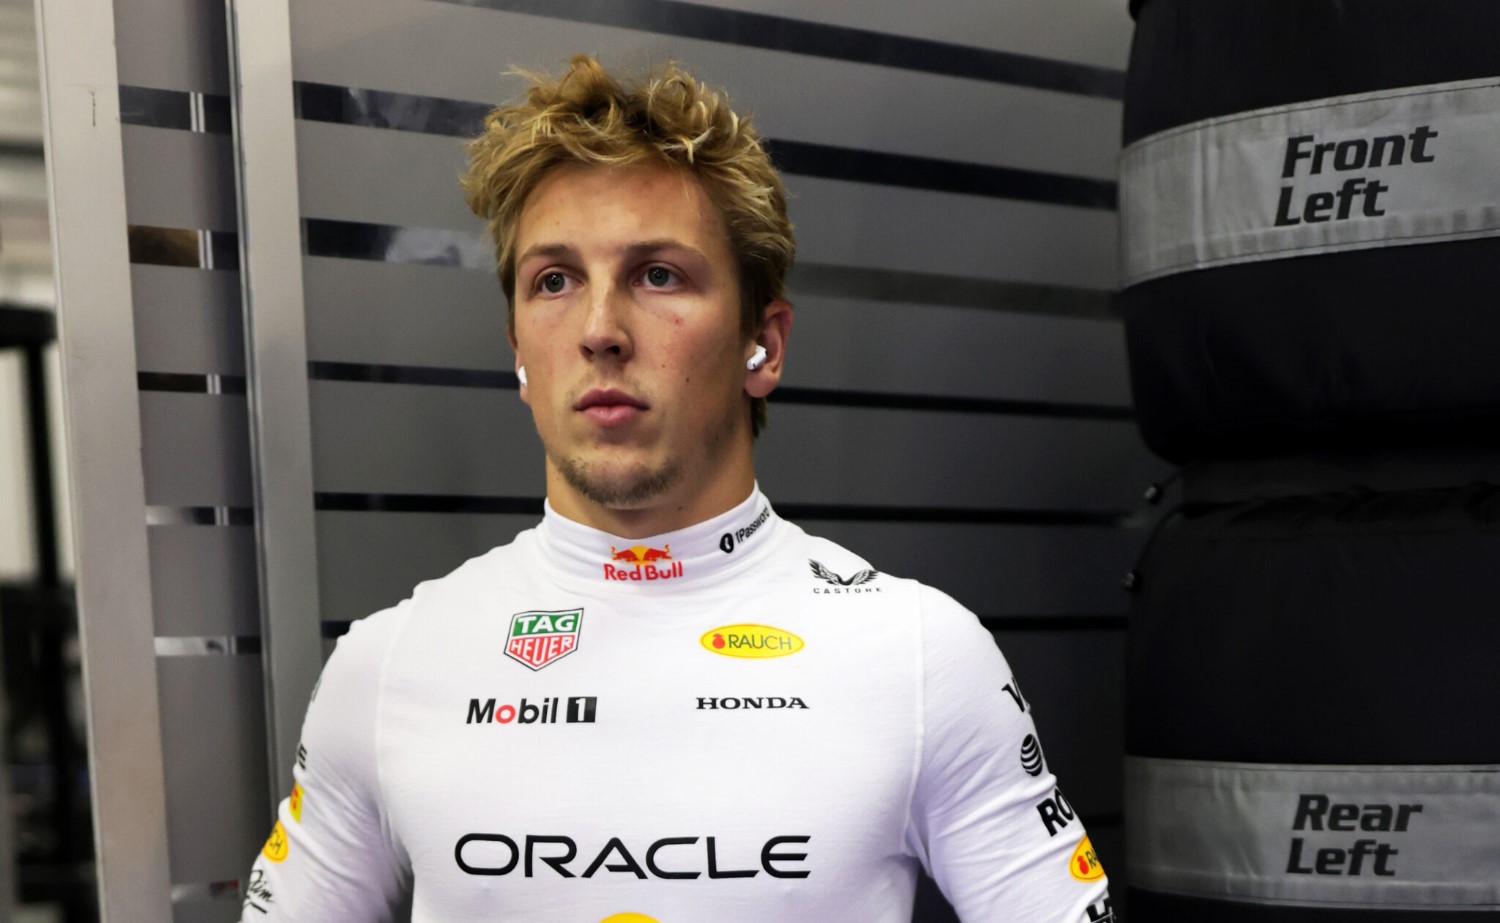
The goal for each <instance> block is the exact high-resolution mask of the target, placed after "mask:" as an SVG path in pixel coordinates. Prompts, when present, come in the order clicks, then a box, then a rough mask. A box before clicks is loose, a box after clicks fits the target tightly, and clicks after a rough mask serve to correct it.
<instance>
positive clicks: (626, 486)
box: [552, 455, 682, 509]
mask: <svg viewBox="0 0 1500 923" xmlns="http://www.w3.org/2000/svg"><path fill="white" fill-rule="evenodd" d="M552 465H553V467H555V468H556V469H557V472H558V473H559V474H561V475H562V478H563V480H564V481H566V482H567V483H568V486H569V487H571V488H573V489H574V490H576V491H577V492H578V493H579V494H581V495H582V496H583V497H584V498H585V499H586V500H589V501H590V502H592V503H596V504H598V505H599V506H603V507H608V508H610V509H633V508H636V507H640V506H645V505H647V504H649V503H650V502H651V501H653V500H655V499H657V498H659V497H661V496H662V495H664V494H665V493H666V492H667V491H669V490H671V489H672V488H673V487H674V486H675V485H676V484H677V481H678V479H679V477H680V476H681V473H682V469H681V468H679V467H678V466H677V465H676V464H675V463H674V462H670V461H668V462H665V463H663V464H662V465H661V466H660V467H657V468H652V467H651V466H649V465H646V464H644V463H641V464H635V465H631V466H629V467H627V468H625V469H624V470H615V469H614V466H611V465H600V464H596V463H591V462H587V461H582V460H580V459H578V458H576V457H570V456H560V455H553V456H552Z"/></svg>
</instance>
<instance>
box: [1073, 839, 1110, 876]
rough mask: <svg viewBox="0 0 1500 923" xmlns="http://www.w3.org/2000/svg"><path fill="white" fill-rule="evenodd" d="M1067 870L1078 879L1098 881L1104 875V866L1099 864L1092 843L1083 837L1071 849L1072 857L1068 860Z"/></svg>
mask: <svg viewBox="0 0 1500 923" xmlns="http://www.w3.org/2000/svg"><path fill="white" fill-rule="evenodd" d="M1068 871H1069V872H1072V873H1073V877H1074V878H1076V879H1078V880H1079V881H1098V880H1099V879H1100V878H1103V877H1104V866H1102V865H1100V864H1099V856H1098V854H1096V853H1095V852H1094V844H1093V843H1091V842H1089V838H1088V837H1084V838H1083V839H1082V840H1081V841H1080V842H1079V844H1078V848H1077V849H1075V850H1073V857H1072V858H1071V859H1069V860H1068Z"/></svg>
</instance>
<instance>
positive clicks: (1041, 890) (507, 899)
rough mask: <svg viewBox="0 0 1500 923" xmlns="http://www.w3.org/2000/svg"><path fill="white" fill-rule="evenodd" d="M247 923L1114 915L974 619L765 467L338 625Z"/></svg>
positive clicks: (1050, 921) (574, 532)
mask: <svg viewBox="0 0 1500 923" xmlns="http://www.w3.org/2000/svg"><path fill="white" fill-rule="evenodd" d="M295 775H296V779H297V785H296V787H295V788H294V790H293V791H292V794H291V796H290V797H289V798H288V799H287V800H285V801H283V802H282V803H281V808H280V811H279V820H278V822H277V824H276V827H275V830H274V831H273V832H272V834H271V838H270V839H269V840H268V841H267V843H266V846H265V848H264V849H263V850H262V852H261V855H260V856H259V857H258V858H257V859H256V862H255V866H254V869H253V870H252V872H251V876H250V879H249V881H248V883H247V886H246V889H245V894H246V897H245V902H244V911H243V919H244V920H245V921H249V923H266V921H299V923H312V921H316V923H325V921H338V923H363V921H374V920H391V919H404V918H405V913H406V909H405V905H406V904H407V903H409V904H410V913H411V919H412V920H413V921H416V923H429V921H431V923H437V921H442V923H469V921H474V923H478V921H485V923H492V921H505V920H512V921H526V923H532V921H559V923H600V921H606V920H607V921H609V923H704V921H713V923H775V921H786V923H808V921H829V923H831V921H850V923H886V921H890V923H895V921H901V923H906V921H908V920H909V919H910V915H911V906H912V897H913V892H914V890H915V885H916V880H917V874H918V867H919V866H920V867H921V868H925V869H926V870H927V871H928V872H929V873H930V874H931V875H932V876H933V878H934V879H936V881H937V883H938V885H939V886H940V887H941V888H942V890H943V892H944V893H945V894H946V895H947V897H948V899H949V900H950V901H951V902H952V904H953V905H954V907H955V909H956V910H957V911H958V913H959V915H960V917H962V919H963V920H965V921H980V923H990V921H999V920H1005V921H1008V923H1098V921H1110V920H1113V916H1112V913H1111V911H1110V908H1109V902H1108V896H1107V893H1106V887H1107V881H1106V879H1105V877H1104V871H1103V869H1102V868H1101V867H1100V865H1099V862H1098V859H1097V858H1096V857H1095V855H1094V852H1093V848H1092V846H1091V844H1090V843H1089V840H1088V837H1087V836H1086V835H1085V833H1084V829H1083V824H1082V822H1081V821H1080V820H1079V819H1078V817H1077V816H1076V814H1075V812H1074V811H1073V809H1072V807H1071V806H1070V805H1069V804H1068V802H1067V800H1066V799H1065V798H1064V797H1063V796H1062V793H1061V792H1060V791H1059V790H1058V787H1057V782H1056V780H1055V779H1054V777H1053V775H1052V773H1051V770H1050V767H1049V766H1048V765H1047V764H1046V760H1045V758H1044V756H1043V752H1042V749H1041V747H1040V745H1039V744H1038V742H1037V739H1036V728H1035V725H1034V724H1033V723H1032V719H1031V715H1030V709H1029V706H1028V705H1027V703H1026V700H1025V698H1024V697H1023V696H1022V695H1021V691H1020V687H1019V685H1018V684H1017V683H1016V681H1015V679H1014V677H1013V676H1012V674H1011V672H1010V669H1009V668H1008V667H1007V665H1006V662H1005V659H1004V657H1002V656H1001V654H1000V651H999V650H998V649H996V647H995V644H994V642H993V640H992V638H991V635H990V634H989V633H988V632H987V631H986V630H985V629H984V628H983V627H981V626H980V624H979V622H978V620H977V619H976V618H975V617H974V616H973V615H972V614H971V613H969V612H968V611H967V610H965V609H964V608H963V607H961V606H959V605H958V604H957V603H956V602H954V601H953V600H952V599H951V598H949V597H948V596H945V595H944V594H942V593H940V592H937V591H936V590H933V589H931V588H928V587H925V586H922V585H921V584H919V583H917V582H915V581H912V580H903V579H898V578H894V577H891V576H890V575H888V574H883V573H878V572H876V571H875V570H873V569H872V568H871V567H870V566H869V565H868V564H867V563H865V562H864V561H863V560H861V559H859V558H858V557H857V556H855V555H853V554H851V553H850V552H849V551H847V550H845V549H843V548H841V547H839V546H838V545H835V544H833V543H832V542H828V541H826V540H823V539H819V538H814V537H812V536H809V535H807V534H806V533H805V532H803V531H802V530H801V529H800V528H798V527H797V526H795V525H793V524H791V523H789V522H786V521H785V520H782V519H780V518H779V517H777V516H776V514H775V513H774V512H773V511H772V510H771V507H770V505H769V504H768V503H767V502H766V500H765V498H764V497H762V496H761V494H760V493H759V491H758V490H757V491H754V492H752V494H751V495H750V497H749V498H748V499H747V500H746V501H745V502H744V503H742V504H740V505H739V506H738V507H736V508H734V509H733V510H730V511H729V512H727V513H725V514H724V515H722V516H718V517H716V518H714V519H712V520H709V521H707V522H703V523H699V524H698V525H695V526H692V527H690V528H688V529H684V530H681V531H678V532H673V533H670V534H667V535H661V536H656V537H653V538H650V539H646V540H641V541H632V540H625V539H620V538H615V537H612V536H610V535H608V534H606V533H603V532H599V531H596V530H594V529H590V528H588V527H586V526H583V525H580V524H578V523H575V522H572V521H569V520H567V519H564V518H563V517H561V516H559V515H557V514H556V513H555V512H553V511H552V510H551V508H550V507H549V508H548V510H547V513H546V515H545V517H544V519H543V521H542V523H541V524H540V525H539V526H537V527H536V528H535V529H532V530H529V531H527V532H523V533H522V534H521V535H519V536H518V537H517V538H516V540H515V542H513V543H512V544H510V545H506V546H504V547H501V548H496V549H495V550H493V551H491V552H489V553H488V554H485V555H482V556H480V557H478V558H475V559H473V560H471V561H469V562H467V563H465V564H464V565H463V566H461V567H459V568H458V569H457V570H456V571H454V572H453V573H451V574H449V575H448V576H446V577H444V578H442V579H440V580H434V581H430V582H427V583H423V584H421V585H420V586H418V587H417V589H416V591H415V592H414V593H413V595H412V597H411V598H410V599H408V600H406V601H404V602H402V603H401V604H400V605H398V606H396V607H395V608H393V609H389V610H386V611H384V612H380V613H377V614H375V615H373V616H371V617H369V618H367V619H363V620H361V621H360V622H358V623H356V624H355V625H354V626H353V628H352V629H351V630H350V632H349V634H348V635H346V636H345V637H344V638H342V639H340V641H339V644H338V647H337V649H336V650H335V651H334V653H333V656H332V658H331V659H330V660H329V661H328V664H327V666H326V667H325V668H324V671H323V677H322V679H321V680H320V685H319V688H318V690H317V691H316V692H315V694H314V698H313V702H312V704H311V705H310V706H309V708H308V714H307V720H306V724H305V725H304V729H303V739H302V746H301V747H300V748H299V752H298V756H297V766H296V770H295Z"/></svg>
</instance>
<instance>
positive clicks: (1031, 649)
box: [995, 631, 1125, 872]
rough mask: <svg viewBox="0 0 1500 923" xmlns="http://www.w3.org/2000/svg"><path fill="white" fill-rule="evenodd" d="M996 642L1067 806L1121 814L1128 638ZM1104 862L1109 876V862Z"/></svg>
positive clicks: (1023, 637)
mask: <svg viewBox="0 0 1500 923" xmlns="http://www.w3.org/2000/svg"><path fill="white" fill-rule="evenodd" d="M995 641H996V643H997V644H999V645H1000V650H1001V652H1002V653H1004V654H1005V659H1006V661H1007V662H1008V663H1009V664H1010V668H1011V672H1012V673H1014V674H1015V676H1016V678H1017V679H1018V680H1019V681H1020V683H1021V690H1022V692H1023V693H1024V694H1025V696H1026V700H1027V701H1028V702H1030V703H1031V709H1032V711H1031V715H1032V718H1033V719H1034V720H1035V721H1036V726H1037V736H1038V738H1039V739H1040V740H1041V745H1042V753H1043V755H1044V756H1045V758H1046V761H1047V767H1048V768H1049V769H1051V770H1052V771H1053V772H1054V773H1056V774H1057V777H1058V783H1059V784H1060V785H1061V787H1062V790H1063V794H1065V795H1067V797H1068V801H1069V802H1070V803H1072V805H1073V807H1075V808H1077V809H1078V811H1079V813H1081V814H1083V815H1084V816H1085V817H1087V816H1089V815H1091V814H1093V815H1100V814H1106V815H1109V814H1119V813H1120V804H1121V792H1120V766H1121V763H1122V757H1121V754H1122V753H1123V752H1124V748H1125V739H1124V736H1125V735H1124V727H1125V714H1124V704H1123V699H1122V697H1121V695H1120V690H1121V689H1122V688H1124V684H1125V632H1123V631H1091V632H1068V633H1061V632H1045V631H1022V632H997V633H996V635H995ZM1011 756H1012V758H1014V759H1017V760H1019V758H1020V755H1019V753H1016V754H1011ZM1093 833H1094V832H1093V831H1092V830H1090V831H1089V834H1090V836H1091V837H1092V836H1093ZM1104 862H1105V866H1104V867H1105V869H1109V857H1108V856H1105V857H1104ZM1119 871H1121V872H1123V871H1124V868H1123V867H1121V868H1120V869H1119Z"/></svg>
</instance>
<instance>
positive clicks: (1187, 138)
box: [1120, 77, 1500, 286]
mask: <svg viewBox="0 0 1500 923" xmlns="http://www.w3.org/2000/svg"><path fill="white" fill-rule="evenodd" d="M1120 220H1121V248H1122V251H1123V252H1122V265H1123V266H1124V268H1125V284H1126V285H1127V286H1129V285H1134V284H1136V283H1139V282H1144V281H1147V280H1149V279H1154V278H1157V277H1160V276H1165V275H1170V274H1172V273H1178V272H1184V271H1187V270H1193V269H1203V268H1207V267H1213V266H1223V265H1230V264H1234V263H1243V262H1248V261H1254V260H1272V259H1281V258H1285V257H1293V256H1307V255H1311V254H1317V253H1332V252H1338V251H1343V250H1356V249H1363V248H1368V247H1388V246H1397V245H1404V244H1420V243H1433V242H1438V241H1447V240H1463V239H1469V238H1475V237H1488V236H1493V235H1496V234H1500V77H1496V78H1485V79H1483V80H1465V81H1458V82H1453V83H1443V84H1433V85H1428V86H1418V87H1405V88H1402V89H1395V90H1381V91H1379V92H1375V93H1362V94H1358V95H1353V96H1339V97H1332V98H1329V99H1320V100H1314V101H1310V102H1302V103H1296V104H1293V105H1287V106H1277V107H1273V108H1267V109H1257V110H1253V111H1250V112H1241V113H1236V114H1234V115H1230V116H1223V117H1220V118H1213V119H1206V120H1204V121H1201V122H1195V123H1193V124H1190V125H1184V126H1181V127H1178V128H1174V129H1171V130H1169V131H1164V132H1161V133H1159V134H1155V135H1151V136H1149V137H1146V138H1142V139H1141V140H1139V141H1137V142H1136V143H1134V144H1132V145H1130V147H1128V148H1126V149H1125V151H1124V152H1123V153H1122V154H1121V163H1120Z"/></svg>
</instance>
